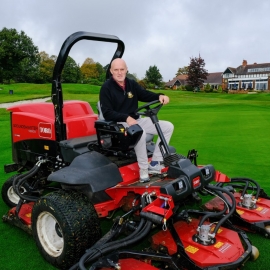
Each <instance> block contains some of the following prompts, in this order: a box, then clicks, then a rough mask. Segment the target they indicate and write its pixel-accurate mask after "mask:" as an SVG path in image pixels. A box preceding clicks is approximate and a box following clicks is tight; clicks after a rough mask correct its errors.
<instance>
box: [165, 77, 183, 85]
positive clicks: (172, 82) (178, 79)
mask: <svg viewBox="0 0 270 270" xmlns="http://www.w3.org/2000/svg"><path fill="white" fill-rule="evenodd" d="M186 79H187V75H185V74H181V75H178V76H176V77H175V78H173V79H172V80H170V81H168V82H166V83H165V86H167V87H172V86H174V85H175V83H176V82H177V81H178V82H179V83H180V84H181V85H185V81H186Z"/></svg>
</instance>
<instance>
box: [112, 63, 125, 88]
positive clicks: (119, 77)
mask: <svg viewBox="0 0 270 270" xmlns="http://www.w3.org/2000/svg"><path fill="white" fill-rule="evenodd" d="M110 71H111V74H112V76H113V78H114V80H115V81H117V82H118V83H123V82H124V81H125V78H126V74H127V66H126V63H125V61H124V60H122V59H115V60H114V61H113V62H112V65H111V69H110Z"/></svg>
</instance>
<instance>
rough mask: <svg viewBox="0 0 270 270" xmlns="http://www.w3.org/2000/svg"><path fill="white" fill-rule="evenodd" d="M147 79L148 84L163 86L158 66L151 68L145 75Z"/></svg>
mask: <svg viewBox="0 0 270 270" xmlns="http://www.w3.org/2000/svg"><path fill="white" fill-rule="evenodd" d="M145 79H146V81H147V83H151V84H154V85H157V86H160V85H161V84H162V76H161V74H160V72H159V69H158V68H157V66H150V67H149V69H148V70H147V71H146V73H145Z"/></svg>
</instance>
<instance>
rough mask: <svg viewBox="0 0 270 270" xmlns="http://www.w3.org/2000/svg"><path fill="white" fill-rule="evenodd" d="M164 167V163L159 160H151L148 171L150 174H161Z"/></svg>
mask: <svg viewBox="0 0 270 270" xmlns="http://www.w3.org/2000/svg"><path fill="white" fill-rule="evenodd" d="M162 169H164V165H163V164H161V163H160V162H159V161H151V162H150V163H149V164H148V173H150V174H160V173H161V170H162Z"/></svg>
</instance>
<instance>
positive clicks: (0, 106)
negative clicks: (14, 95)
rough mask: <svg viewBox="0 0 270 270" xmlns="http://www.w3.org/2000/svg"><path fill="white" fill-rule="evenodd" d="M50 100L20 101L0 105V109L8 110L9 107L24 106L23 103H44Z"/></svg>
mask: <svg viewBox="0 0 270 270" xmlns="http://www.w3.org/2000/svg"><path fill="white" fill-rule="evenodd" d="M50 99H51V97H46V98H37V99H30V100H21V101H15V102H8V103H0V108H9V107H11V106H13V105H18V104H25V103H34V102H46V101H47V100H50Z"/></svg>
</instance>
